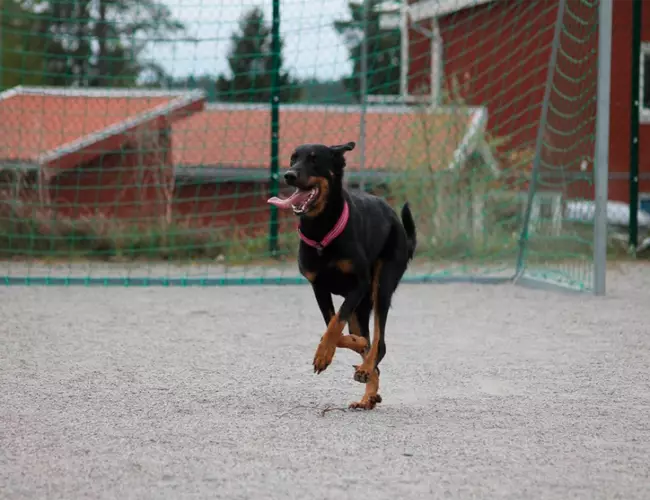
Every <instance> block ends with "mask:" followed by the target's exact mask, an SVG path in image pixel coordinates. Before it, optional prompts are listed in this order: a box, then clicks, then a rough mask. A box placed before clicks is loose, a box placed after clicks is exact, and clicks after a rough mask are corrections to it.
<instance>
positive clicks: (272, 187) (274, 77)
mask: <svg viewBox="0 0 650 500" xmlns="http://www.w3.org/2000/svg"><path fill="white" fill-rule="evenodd" d="M271 52H272V58H273V60H272V73H271V172H270V179H269V194H270V195H271V196H277V195H278V194H279V191H280V162H279V158H278V156H279V153H280V89H279V85H280V0H273V19H272V26H271ZM269 252H270V253H271V256H273V257H275V256H277V253H278V208H277V207H274V206H271V213H270V218H269Z"/></svg>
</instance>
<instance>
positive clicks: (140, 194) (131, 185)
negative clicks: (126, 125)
mask: <svg viewBox="0 0 650 500" xmlns="http://www.w3.org/2000/svg"><path fill="white" fill-rule="evenodd" d="M159 139H160V140H162V141H165V142H166V141H168V136H167V135H165V134H164V132H163V133H161V135H160V137H159ZM138 148H140V149H142V150H143V151H144V153H140V152H138V151H135V150H137V149H138ZM169 151H170V148H169V144H168V143H167V144H166V145H164V144H163V145H162V147H159V148H158V149H153V148H152V147H151V146H147V145H142V146H137V145H136V144H126V145H125V147H124V148H123V149H122V150H121V151H115V152H111V153H107V154H104V155H102V156H100V157H98V158H96V159H94V160H91V161H90V162H88V163H85V164H83V165H79V166H78V167H77V168H75V169H72V170H68V171H64V172H62V173H60V174H59V175H57V176H55V177H53V178H52V180H51V182H50V190H49V195H50V204H51V206H52V207H53V208H54V209H55V210H57V211H58V212H59V213H62V214H64V215H67V216H70V217H84V216H93V215H99V214H101V215H104V216H106V217H108V218H115V219H124V220H129V221H130V222H134V223H138V222H147V221H148V220H150V219H151V218H156V217H165V216H166V215H169V213H170V212H169V209H170V208H171V203H168V202H171V198H172V196H173V186H174V177H173V176H174V171H173V168H172V167H171V164H170V162H169Z"/></svg>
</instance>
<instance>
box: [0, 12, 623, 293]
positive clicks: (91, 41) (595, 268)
mask: <svg viewBox="0 0 650 500" xmlns="http://www.w3.org/2000/svg"><path fill="white" fill-rule="evenodd" d="M122 3H123V4H124V5H122V4H120V5H121V6H120V7H119V8H118V7H117V6H116V5H113V4H112V3H106V5H104V3H103V2H85V3H84V2H76V1H75V2H72V0H69V3H66V2H65V1H63V2H52V3H48V4H47V7H44V8H39V9H38V10H32V7H31V4H30V3H27V2H21V1H20V0H9V1H8V2H7V1H6V2H3V3H2V7H1V9H2V23H3V24H2V26H3V28H2V37H3V38H2V45H1V48H0V54H1V55H2V58H1V59H0V61H1V64H2V66H1V67H0V87H1V90H2V93H1V94H0V132H1V133H0V252H1V258H0V266H2V269H1V270H0V280H1V281H2V282H4V283H5V284H100V285H101V284H106V285H176V286H183V285H234V284H276V283H277V284H297V283H302V282H304V280H303V278H302V277H301V276H300V275H299V273H298V269H297V264H296V259H295V257H296V254H297V249H298V242H299V240H298V236H297V234H296V219H295V216H294V215H293V214H292V213H291V211H289V213H286V212H285V211H281V210H278V209H277V208H276V207H273V206H271V205H269V204H268V203H267V201H266V200H267V199H268V198H269V197H270V196H274V195H278V194H282V193H283V192H284V191H285V186H283V184H282V182H281V179H282V175H281V174H282V171H283V170H284V169H285V168H286V167H287V166H288V162H289V157H290V154H291V150H292V149H293V148H294V147H295V146H297V145H299V144H301V143H306V142H311V143H324V144H328V145H331V144H340V143H343V142H348V141H354V142H356V144H357V146H356V148H355V149H354V150H353V151H352V152H350V153H349V154H348V155H347V167H346V178H345V179H346V181H345V182H346V185H347V187H348V188H349V189H363V190H365V191H368V192H371V193H374V194H377V195H379V196H382V197H385V198H386V199H387V200H389V201H390V203H391V204H393V206H395V207H396V208H397V209H399V207H400V206H401V205H402V204H403V203H404V202H406V201H408V202H409V203H410V206H411V210H412V212H413V214H414V216H415V220H416V225H417V231H418V243H419V246H418V249H417V252H416V257H415V260H414V262H413V263H412V266H411V267H410V269H409V271H408V274H407V275H406V276H405V281H411V282H443V281H468V282H486V283H500V282H508V281H515V282H518V283H528V284H536V285H544V286H561V287H565V288H570V289H576V290H582V291H589V292H594V293H598V294H602V293H604V290H605V281H604V276H605V264H606V250H607V241H606V229H607V222H606V205H607V176H608V174H607V168H608V167H607V158H608V143H609V88H610V72H611V69H610V64H611V63H610V54H611V23H612V10H613V6H612V0H600V1H599V0H548V1H544V2H536V1H530V0H408V1H403V2H395V1H383V2H382V1H379V0H356V1H355V0H350V1H343V0H341V1H339V0H309V1H307V0H283V1H282V2H280V0H273V1H271V0H268V1H263V2H257V1H254V0H240V1H238V2H211V1H208V0H195V1H194V2H190V4H191V5H188V4H187V2H185V1H181V0H166V1H162V0H158V1H156V0H152V2H149V3H147V6H149V7H146V6H145V7H141V6H140V5H139V3H138V2H135V1H133V2H128V1H127V2H122Z"/></svg>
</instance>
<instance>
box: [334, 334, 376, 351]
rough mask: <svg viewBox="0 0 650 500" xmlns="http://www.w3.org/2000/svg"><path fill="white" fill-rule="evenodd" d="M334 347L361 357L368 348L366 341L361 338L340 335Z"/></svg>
mask: <svg viewBox="0 0 650 500" xmlns="http://www.w3.org/2000/svg"><path fill="white" fill-rule="evenodd" d="M336 347H340V348H342V349H350V350H352V351H354V352H358V353H359V354H361V355H362V356H363V353H364V352H365V351H366V348H367V347H368V341H367V340H366V339H364V338H363V337H359V336H357V335H342V336H341V337H339V340H338V342H337V343H336Z"/></svg>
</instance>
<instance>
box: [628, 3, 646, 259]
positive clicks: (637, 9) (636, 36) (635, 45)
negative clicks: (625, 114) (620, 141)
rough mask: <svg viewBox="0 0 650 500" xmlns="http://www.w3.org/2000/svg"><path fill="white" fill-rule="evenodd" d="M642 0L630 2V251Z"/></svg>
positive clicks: (635, 234) (635, 233)
mask: <svg viewBox="0 0 650 500" xmlns="http://www.w3.org/2000/svg"><path fill="white" fill-rule="evenodd" d="M642 13H643V0H633V4H632V95H631V96H630V99H631V101H632V106H631V109H632V116H631V117H630V220H629V227H628V230H629V246H630V248H631V249H632V251H635V250H636V247H637V245H638V244H639V220H638V211H639V110H640V105H641V103H640V100H641V96H640V95H639V85H640V82H639V79H640V78H641V15H642Z"/></svg>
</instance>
